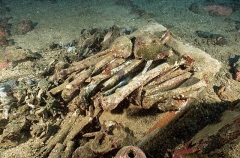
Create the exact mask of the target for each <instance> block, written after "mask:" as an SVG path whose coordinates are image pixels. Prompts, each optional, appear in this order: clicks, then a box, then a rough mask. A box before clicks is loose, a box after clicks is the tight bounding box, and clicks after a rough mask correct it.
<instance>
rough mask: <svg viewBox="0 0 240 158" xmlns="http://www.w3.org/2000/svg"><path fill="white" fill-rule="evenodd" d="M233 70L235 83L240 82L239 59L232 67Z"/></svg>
mask: <svg viewBox="0 0 240 158" xmlns="http://www.w3.org/2000/svg"><path fill="white" fill-rule="evenodd" d="M233 70H234V74H233V75H234V79H235V80H236V81H240V59H238V61H237V62H236V63H234V65H233Z"/></svg>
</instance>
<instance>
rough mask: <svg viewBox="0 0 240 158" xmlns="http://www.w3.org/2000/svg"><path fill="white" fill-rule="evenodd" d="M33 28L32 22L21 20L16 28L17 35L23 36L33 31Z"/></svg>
mask: <svg viewBox="0 0 240 158" xmlns="http://www.w3.org/2000/svg"><path fill="white" fill-rule="evenodd" d="M33 28H34V24H33V22H32V21H31V20H21V21H20V22H19V23H18V24H17V26H16V28H15V33H16V34H18V35H23V34H26V33H27V32H29V31H32V30H33Z"/></svg>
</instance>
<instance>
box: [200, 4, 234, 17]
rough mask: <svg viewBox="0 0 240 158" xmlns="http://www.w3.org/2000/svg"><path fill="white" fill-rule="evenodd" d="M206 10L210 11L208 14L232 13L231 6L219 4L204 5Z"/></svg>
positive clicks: (227, 14) (221, 14) (222, 14)
mask: <svg viewBox="0 0 240 158" xmlns="http://www.w3.org/2000/svg"><path fill="white" fill-rule="evenodd" d="M204 9H205V10H206V11H208V12H209V13H210V15H220V16H229V15H230V14H232V11H233V10H232V8H229V7H225V6H221V5H218V4H212V5H206V6H205V7H204Z"/></svg>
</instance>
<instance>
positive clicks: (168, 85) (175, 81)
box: [144, 72, 192, 96]
mask: <svg viewBox="0 0 240 158" xmlns="http://www.w3.org/2000/svg"><path fill="white" fill-rule="evenodd" d="M191 76H192V73H191V72H185V73H183V74H181V75H179V76H176V77H174V78H171V79H169V80H167V81H165V82H163V83H161V84H159V85H155V86H154V88H148V89H145V93H144V95H145V96H149V95H153V94H156V93H158V92H162V91H166V90H170V89H173V88H176V87H178V86H180V85H181V84H182V83H183V82H184V81H186V79H188V78H190V77H191Z"/></svg>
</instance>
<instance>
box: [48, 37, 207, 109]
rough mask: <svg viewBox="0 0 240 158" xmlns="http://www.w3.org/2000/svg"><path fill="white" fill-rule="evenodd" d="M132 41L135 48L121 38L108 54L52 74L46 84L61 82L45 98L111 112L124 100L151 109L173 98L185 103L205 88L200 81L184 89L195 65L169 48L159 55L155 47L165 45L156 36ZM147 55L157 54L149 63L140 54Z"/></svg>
mask: <svg viewBox="0 0 240 158" xmlns="http://www.w3.org/2000/svg"><path fill="white" fill-rule="evenodd" d="M143 36H146V35H143ZM134 38H136V39H135V43H134V42H133V39H132V37H127V36H120V37H119V38H117V39H116V40H115V41H114V42H113V43H112V45H111V46H110V48H109V49H107V50H104V51H102V52H99V53H97V54H95V55H93V56H90V57H88V58H86V59H84V60H82V61H79V62H76V63H73V64H72V66H71V67H69V68H66V69H62V70H60V71H59V72H55V74H54V75H53V76H51V77H50V78H49V80H50V81H52V82H56V81H57V82H59V80H63V81H64V82H63V83H62V84H60V85H59V86H57V87H55V88H53V89H51V90H50V93H51V94H52V95H56V94H57V93H61V96H62V98H63V100H65V101H71V100H72V101H71V103H72V104H76V105H78V106H80V107H81V108H83V109H86V110H87V109H88V107H89V106H92V105H94V106H95V107H101V108H102V109H104V110H106V111H111V110H113V109H115V108H116V107H117V106H118V105H119V103H121V102H122V101H123V100H124V99H125V98H131V100H134V102H135V103H136V104H138V105H141V106H142V107H143V108H150V107H152V106H153V105H158V104H159V105H161V103H164V102H165V101H166V100H167V99H170V100H171V99H174V98H175V99H176V98H179V97H178V96H180V99H185V96H186V93H188V92H190V91H195V90H197V89H199V88H201V87H204V86H205V85H206V83H205V82H203V81H196V82H194V83H193V84H192V85H189V83H188V84H185V82H186V81H187V80H188V79H190V78H192V76H193V74H194V68H193V64H194V59H192V58H191V57H189V56H188V55H185V56H181V57H179V56H177V55H176V54H175V53H174V52H173V50H172V49H171V48H168V49H165V50H161V51H160V48H159V45H164V43H165V42H167V41H166V39H165V38H164V39H159V42H156V41H157V37H156V36H149V38H147V41H144V42H138V43H137V42H136V41H138V40H137V39H138V37H134ZM139 38H140V37H139ZM166 38H167V39H169V40H170V38H169V37H168V36H167V37H166ZM141 39H143V40H144V38H142V36H141ZM149 39H150V40H149ZM155 46H156V49H155ZM149 49H152V50H153V51H155V52H153V53H155V54H156V53H157V55H155V56H154V58H153V57H152V56H151V57H150V58H148V56H147V55H145V54H143V53H142V52H146V51H149ZM159 51H160V52H159ZM139 52H140V53H139ZM147 53H149V52H147ZM184 84H185V85H184ZM182 85H184V86H182ZM76 93H77V95H76ZM184 94H185V95H184ZM182 96H184V97H182Z"/></svg>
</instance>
